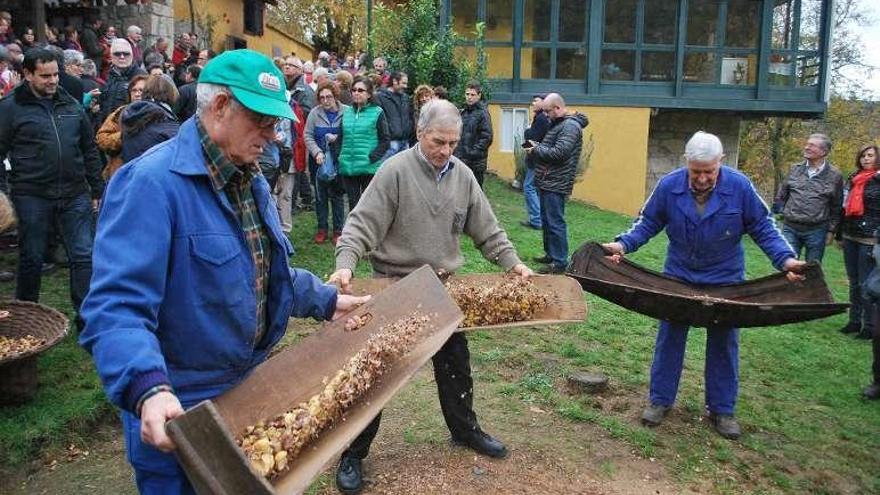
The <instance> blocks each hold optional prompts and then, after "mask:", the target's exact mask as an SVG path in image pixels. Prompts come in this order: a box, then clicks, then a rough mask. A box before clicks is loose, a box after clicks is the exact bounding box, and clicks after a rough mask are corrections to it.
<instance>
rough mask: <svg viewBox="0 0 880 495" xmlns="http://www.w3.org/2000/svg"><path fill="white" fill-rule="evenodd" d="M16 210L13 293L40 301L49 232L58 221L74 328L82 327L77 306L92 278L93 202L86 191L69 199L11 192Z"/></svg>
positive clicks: (18, 296) (23, 297)
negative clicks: (16, 271) (16, 248)
mask: <svg viewBox="0 0 880 495" xmlns="http://www.w3.org/2000/svg"><path fill="white" fill-rule="evenodd" d="M12 203H13V204H14V205H15V211H16V213H17V214H18V246H19V257H18V280H17V283H16V286H15V297H16V298H17V299H21V300H23V301H33V302H39V301H40V286H41V285H42V275H43V272H42V268H43V260H44V259H45V258H46V249H47V246H48V243H49V235H50V232H54V228H53V227H54V226H55V225H56V224H57V225H58V226H59V227H60V229H61V237H62V239H63V241H64V249H65V250H66V251H67V258H68V260H69V262H70V300H71V302H73V307H74V309H75V310H76V312H77V317H76V325H77V329H78V330H81V329H82V320H81V319H80V317H79V308H80V305H81V304H82V301H83V299H84V298H85V297H86V293H87V292H88V290H89V282H90V280H91V278H92V243H93V242H94V233H93V231H92V202H91V200H90V199H89V196H88V195H87V194H82V195H80V196H77V197H75V198H69V199H46V198H41V197H38V196H24V195H13V196H12Z"/></svg>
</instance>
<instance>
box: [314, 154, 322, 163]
mask: <svg viewBox="0 0 880 495" xmlns="http://www.w3.org/2000/svg"><path fill="white" fill-rule="evenodd" d="M315 163H317V164H318V165H323V164H324V153H318V154H317V155H316V156H315Z"/></svg>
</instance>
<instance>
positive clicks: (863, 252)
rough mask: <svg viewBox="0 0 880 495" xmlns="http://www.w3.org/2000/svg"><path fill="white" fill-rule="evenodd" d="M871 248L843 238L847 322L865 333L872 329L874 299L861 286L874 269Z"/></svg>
mask: <svg viewBox="0 0 880 495" xmlns="http://www.w3.org/2000/svg"><path fill="white" fill-rule="evenodd" d="M873 248H874V246H870V245H866V244H859V243H858V242H855V241H851V240H849V239H844V240H843V263H844V266H846V277H847V278H848V279H849V304H850V307H849V322H850V324H852V325H858V326H859V328H861V329H862V331H864V332H866V333H870V332H872V331H873V330H874V301H873V300H872V299H871V298H870V297H868V296H867V294H865V293H864V291H863V290H862V286H863V284H864V283H865V279H867V278H868V274H870V273H871V270H873V269H874V264H875V260H874V258H873V257H872V256H871V250H872V249H873Z"/></svg>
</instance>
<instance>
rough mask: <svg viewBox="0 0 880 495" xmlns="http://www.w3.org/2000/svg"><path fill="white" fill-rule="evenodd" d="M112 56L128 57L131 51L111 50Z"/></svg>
mask: <svg viewBox="0 0 880 495" xmlns="http://www.w3.org/2000/svg"><path fill="white" fill-rule="evenodd" d="M113 56H114V57H118V58H125V57H130V56H131V52H113Z"/></svg>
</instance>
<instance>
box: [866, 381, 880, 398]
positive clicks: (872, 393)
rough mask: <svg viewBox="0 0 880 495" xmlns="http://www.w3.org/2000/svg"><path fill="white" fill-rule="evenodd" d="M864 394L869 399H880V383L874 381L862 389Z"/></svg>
mask: <svg viewBox="0 0 880 495" xmlns="http://www.w3.org/2000/svg"><path fill="white" fill-rule="evenodd" d="M862 395H863V396H865V398H866V399H868V400H877V399H880V383H878V382H874V383H872V384H870V385H868V386H867V387H866V388H865V390H862Z"/></svg>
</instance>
